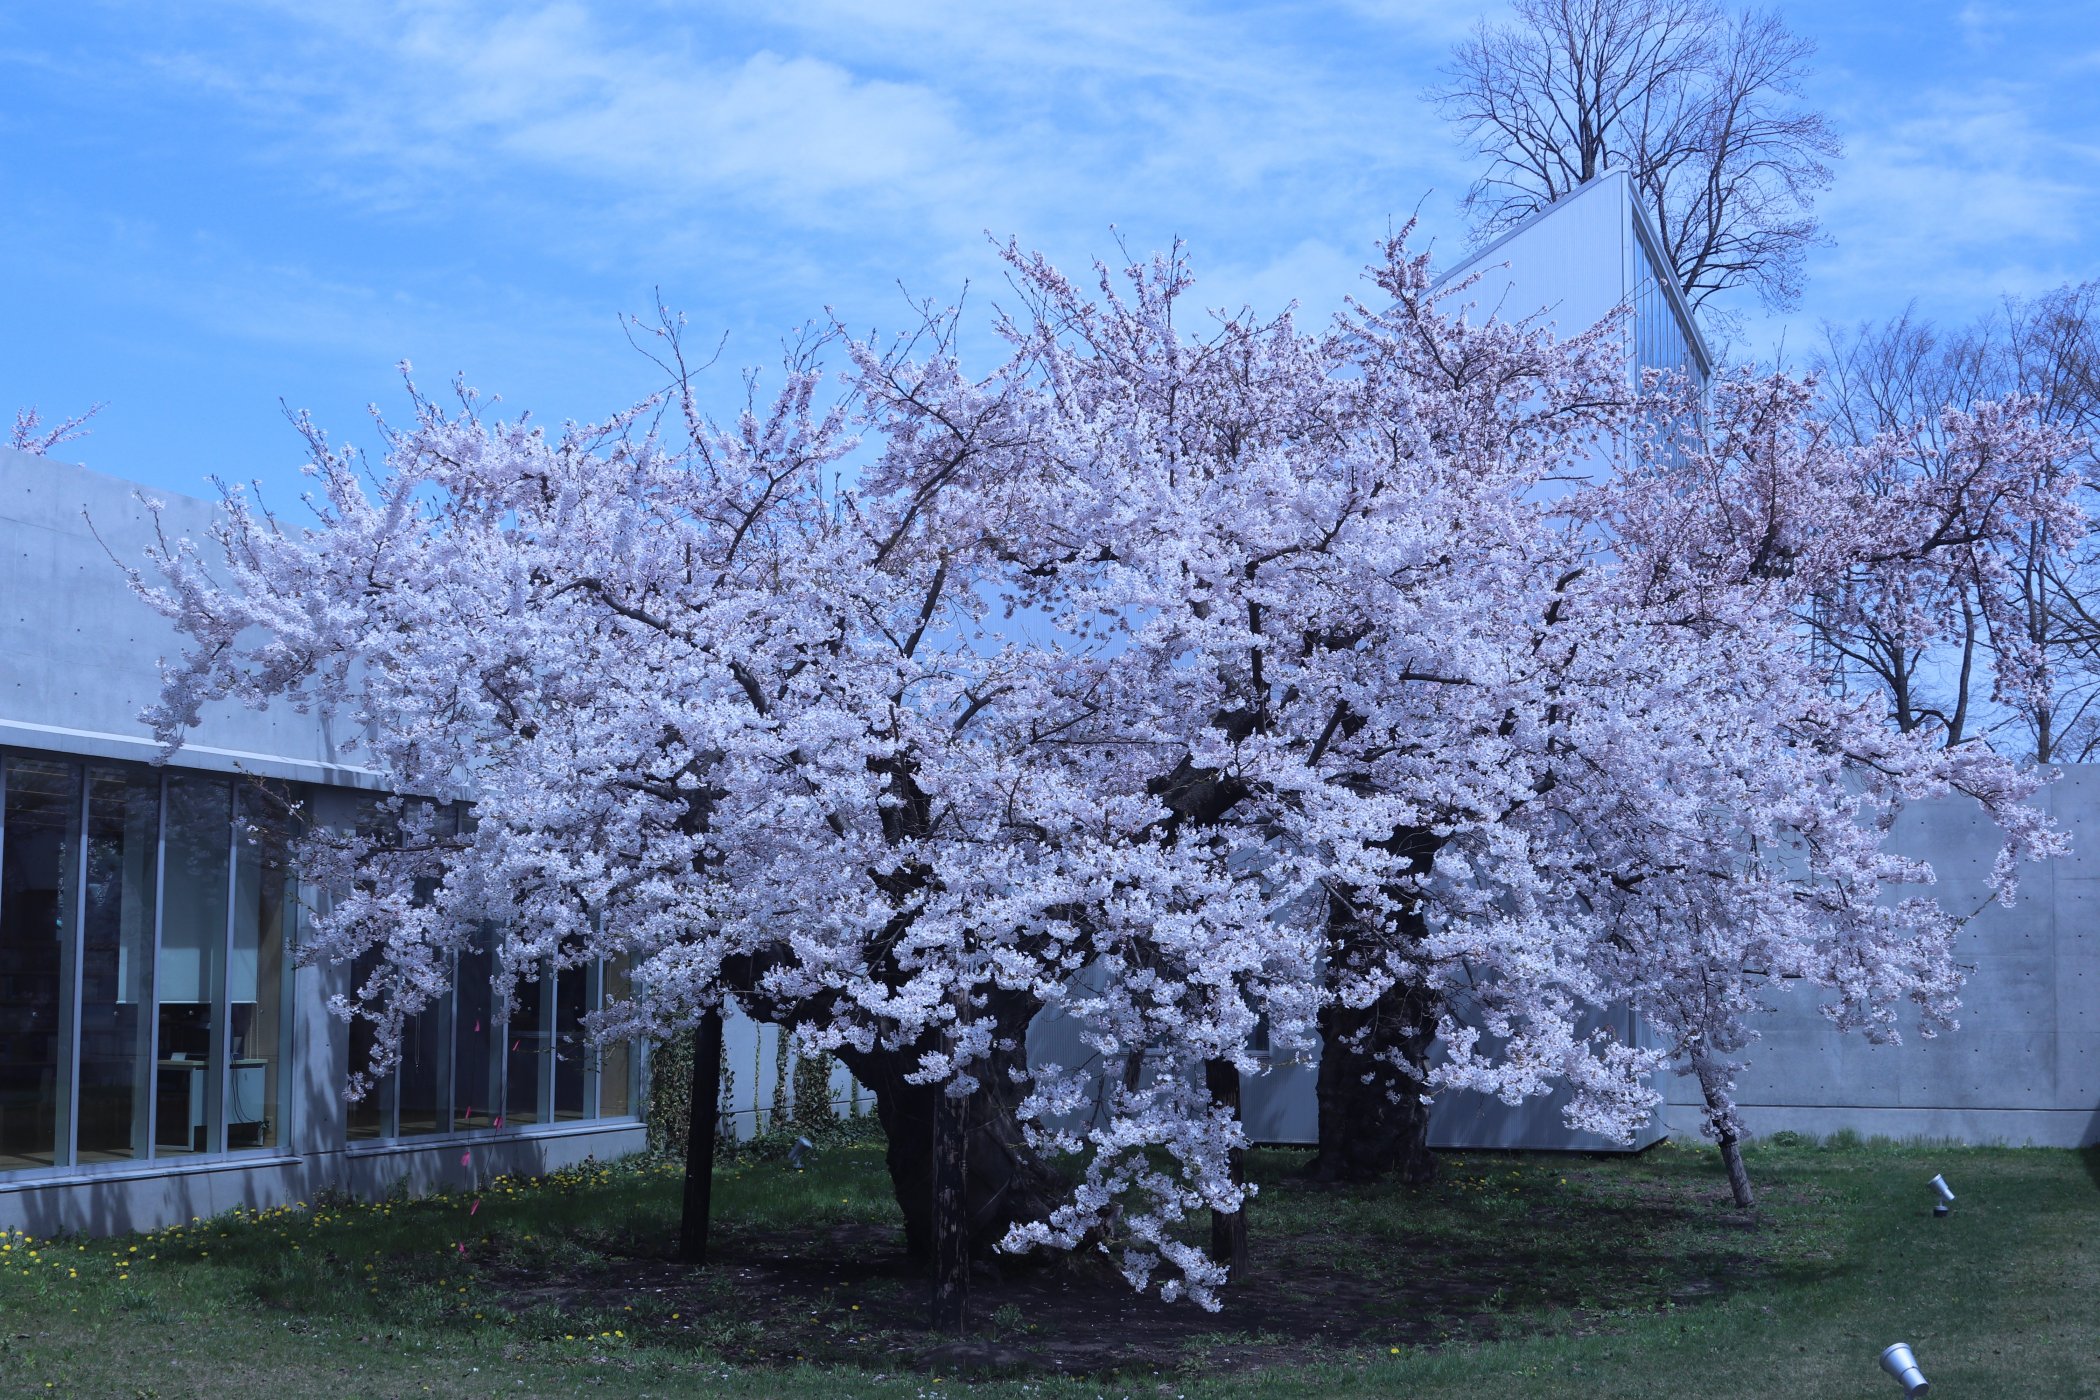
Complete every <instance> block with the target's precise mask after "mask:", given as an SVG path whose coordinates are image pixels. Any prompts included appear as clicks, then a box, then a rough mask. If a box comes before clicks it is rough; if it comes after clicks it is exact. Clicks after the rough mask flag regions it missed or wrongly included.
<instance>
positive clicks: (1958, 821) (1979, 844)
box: [1667, 765, 2100, 1147]
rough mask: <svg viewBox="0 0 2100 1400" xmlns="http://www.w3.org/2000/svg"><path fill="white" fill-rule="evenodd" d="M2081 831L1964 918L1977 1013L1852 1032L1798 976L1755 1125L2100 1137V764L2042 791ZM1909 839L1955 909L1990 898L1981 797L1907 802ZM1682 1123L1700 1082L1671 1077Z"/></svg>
mask: <svg viewBox="0 0 2100 1400" xmlns="http://www.w3.org/2000/svg"><path fill="white" fill-rule="evenodd" d="M2038 801H2039V803H2040V805H2042V806H2043V807H2044V808H2045V809H2046V810H2047V811H2049V812H2050V813H2051V815H2053V816H2054V817H2055V819H2056V821H2057V823H2058V824H2059V825H2060V826H2062V827H2063V828H2064V829H2065V830H2066V831H2067V832H2069V833H2070V836H2071V852H2070V854H2069V855H2067V856H2065V857H2063V858H2062V859H2061V860H2056V861H2051V862H2048V863H2047V864H2044V865H2030V866H2026V867H2024V868H2023V870H2022V871H2021V879H2020V897H2019V900H2018V902H2016V903H2015V904H2014V905H2013V906H2012V907H2010V908H2000V907H1997V906H1992V907H1989V908H1985V909H1983V911H1982V912H1981V913H1980V914H1978V915H1977V916H1976V917H1975V918H1974V919H1972V920H1971V921H1970V923H1969V924H1968V926H1967V927H1966V928H1965V929H1964V930H1963V931H1962V933H1961V935H1960V940H1959V944H1958V956H1959V958H1960V960H1961V961H1962V963H1963V964H1964V965H1965V966H1966V967H1967V968H1968V969H1969V981H1968V985H1967V987H1966V989H1965V990H1964V991H1963V993H1962V1004H1963V1009H1962V1011H1961V1016H1960V1019H1961V1027H1960V1029H1958V1030H1956V1031H1952V1032H1949V1033H1945V1034H1942V1035H1941V1036H1939V1037H1937V1038H1936V1039H1930V1040H1928V1039H1925V1038H1923V1037H1921V1036H1918V1035H1917V1034H1915V1033H1914V1030H1912V1029H1906V1030H1905V1033H1904V1037H1903V1043H1902V1044H1901V1045H1894V1046H1874V1045H1870V1044H1868V1043H1867V1042H1866V1041H1865V1040H1863V1039H1862V1038H1860V1037H1858V1036H1856V1035H1840V1034H1838V1033H1837V1032H1836V1031H1835V1030H1834V1029H1832V1027H1831V1026H1830V1024H1829V1022H1828V1021H1826V1020H1824V1019H1823V1017H1822V1016H1821V1015H1820V1014H1819V1012H1818V1010H1817V1008H1818V1006H1819V1004H1820V1001H1821V998H1819V996H1818V995H1817V993H1816V991H1815V989H1814V988H1810V987H1782V988H1781V989H1778V992H1777V994H1775V995H1774V996H1773V997H1772V998H1771V1000H1772V1003H1773V1005H1774V1007H1775V1008H1776V1009H1775V1011H1774V1013H1773V1014H1772V1015H1770V1016H1766V1017H1763V1018H1761V1023H1760V1025H1759V1029H1760V1031H1761V1033H1762V1035H1763V1039H1762V1040H1760V1041H1759V1042H1758V1043H1757V1044H1755V1045H1753V1046H1751V1047H1750V1050H1749V1052H1748V1058H1749V1060H1750V1061H1751V1066H1750V1068H1749V1070H1748V1071H1747V1072H1746V1073H1745V1074H1744V1075H1743V1076H1742V1077H1741V1080H1740V1083H1739V1085H1738V1098H1739V1101H1740V1103H1741V1105H1742V1109H1743V1117H1744V1120H1745V1122H1746V1123H1747V1124H1748V1125H1749V1127H1750V1130H1751V1131H1752V1132H1754V1133H1758V1134H1765V1133H1774V1132H1779V1131H1781V1130H1788V1131H1793V1132H1809V1133H1817V1134H1829V1133H1834V1132H1838V1131H1842V1130H1845V1129H1850V1130H1852V1131H1854V1132H1857V1133H1860V1134H1862V1135H1864V1136H1873V1135H1876V1134H1880V1135H1883V1136H1887V1137H1893V1138H1912V1137H1925V1138H1949V1139H1954V1140H1957V1141H1961V1142H1975V1143H1991V1142H2003V1143H2009V1144H2014V1145H2019V1144H2034V1145H2037V1146H2050V1147H2080V1146H2087V1145H2090V1144H2092V1143H2094V1142H2100V766H2091V765H2088V766H2081V767H2075V768H2067V769H2065V770H2063V775H2062V776H2061V777H2060V778H2058V779H2057V781H2056V782H2055V783H2053V784H2051V785H2050V786H2049V787H2047V788H2046V789H2044V790H2043V792H2042V794H2041V796H2040V798H2039V799H2038ZM1893 840H1894V844H1895V847H1896V849H1899V850H1902V851H1903V852H1905V853H1906V854H1910V855H1917V856H1921V857H1923V858H1925V859H1927V860H1929V861H1931V862H1932V864H1933V867H1934V869H1935V870H1936V871H1937V872H1938V874H1939V885H1938V888H1937V889H1936V890H1935V891H1933V893H1934V894H1935V895H1936V896H1937V897H1938V898H1939V899H1940V900H1941V902H1942V903H1943V904H1944V905H1945V906H1946V907H1947V908H1950V909H1956V910H1962V911H1968V910H1974V909H1977V908H1979V907H1980V906H1982V904H1983V901H1984V898H1985V894H1986V890H1985V885H1984V881H1985V879H1986V877H1987V876H1988V875H1989V874H1990V868H1991V862H1992V860H1993V859H1994V858H1995V856H1996V854H1997V848H1998V843H1997V840H1996V836H1995V833H1994V830H1993V828H1992V827H1991V824H1990V822H1989V820H1988V819H1987V818H1985V817H1984V815H1983V814H1982V812H1981V811H1980V810H1979V809H1978V808H1977V806H1976V805H1975V804H1974V803H1973V802H1970V801H1969V800H1968V799H1966V798H1948V799H1945V800H1941V801H1936V802H1932V803H1926V804H1921V805H1920V806H1918V807H1916V808H1913V809H1912V810H1910V811H1908V812H1906V813H1905V814H1904V816H1903V817H1902V818H1901V819H1900V821H1899V822H1898V824H1897V827H1896V830H1895V832H1894V836H1893ZM1669 1098H1670V1106H1669V1110H1668V1113H1667V1122H1668V1124H1669V1127H1670V1129H1671V1130H1672V1131H1673V1132H1675V1133H1678V1134H1683V1135H1691V1134H1696V1133H1697V1132H1698V1118H1699V1094H1698V1088H1697V1086H1696V1085H1695V1084H1693V1083H1692V1082H1691V1081H1690V1080H1688V1079H1682V1078H1679V1079H1675V1080H1674V1081H1673V1082H1672V1083H1671V1085H1670V1095H1669Z"/></svg>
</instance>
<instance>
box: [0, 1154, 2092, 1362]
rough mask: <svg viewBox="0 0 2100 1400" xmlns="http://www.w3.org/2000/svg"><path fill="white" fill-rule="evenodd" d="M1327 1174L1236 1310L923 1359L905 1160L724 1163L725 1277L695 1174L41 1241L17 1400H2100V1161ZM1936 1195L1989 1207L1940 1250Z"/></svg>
mask: <svg viewBox="0 0 2100 1400" xmlns="http://www.w3.org/2000/svg"><path fill="white" fill-rule="evenodd" d="M1300 1160H1302V1159H1300V1158H1298V1157H1297V1156H1296V1154H1292V1153H1286V1152H1266V1153H1257V1154H1254V1161H1253V1170H1254V1172H1255V1174H1256V1176H1257V1178H1258V1179H1260V1180H1262V1181H1263V1182H1264V1183H1265V1185H1266V1187H1267V1189H1266V1190H1265V1191H1264V1193H1263V1194H1262V1196H1261V1197H1260V1199H1259V1200H1258V1202H1257V1203H1256V1205H1255V1208H1254V1214H1253V1216H1252V1221H1253V1227H1254V1242H1255V1267H1254V1270H1253V1272H1252V1274H1251V1275H1250V1277H1249V1278H1248V1279H1247V1280H1246V1282H1245V1285H1244V1286H1243V1287H1241V1288H1239V1289H1237V1290H1236V1292H1235V1294H1234V1296H1233V1298H1232V1300H1231V1301H1230V1302H1229V1303H1228V1306H1227V1308H1226V1309H1225V1311H1224V1312H1223V1313H1221V1314H1219V1315H1217V1316H1209V1315H1205V1314H1201V1313H1198V1312H1196V1311H1195V1310H1193V1309H1189V1308H1187V1307H1185V1306H1184V1307H1180V1308H1173V1309H1169V1308H1164V1307H1160V1306H1156V1305H1149V1304H1144V1303H1141V1302H1139V1301H1137V1300H1135V1299H1133V1298H1131V1297H1130V1296H1129V1294H1128V1292H1127V1290H1120V1289H1119V1288H1118V1287H1116V1286H1112V1285H1111V1283H1110V1282H1109V1281H1107V1280H1105V1279H1104V1277H1103V1274H1102V1271H1101V1270H1099V1269H1098V1268H1090V1267H1087V1266H1086V1265H1085V1264H1084V1263H1082V1264H1080V1265H1079V1266H1076V1267H1075V1266H1073V1265H1070V1264H1067V1265H1065V1266H1061V1267H1056V1268H1051V1269H1022V1270H1008V1271H1006V1272H1005V1273H1004V1274H1003V1276H1000V1277H991V1276H986V1277H984V1278H981V1279H979V1280H978V1281H977V1283H976V1285H975V1292H974V1293H973V1315H974V1323H975V1325H974V1329H973V1331H974V1335H973V1336H972V1337H971V1338H970V1339H968V1340H966V1341H964V1342H960V1343H958V1342H955V1341H953V1340H952V1339H942V1338H936V1337H929V1336H927V1335H926V1334H925V1333H923V1332H922V1331H920V1330H919V1329H918V1327H917V1326H916V1322H917V1319H918V1317H919V1315H920V1310H921V1306H922V1298H923V1290H922V1287H921V1285H920V1283H919V1281H918V1279H917V1278H916V1277H915V1276H913V1275H912V1274H910V1273H909V1272H908V1271H907V1270H906V1268H905V1266H904V1265H903V1263H902V1261H901V1256H900V1254H899V1247H898V1234H897V1230H896V1213H895V1209H894V1206H893V1205H892V1203H891V1202H890V1201H889V1199H888V1183H887V1178H886V1176H885V1175H884V1173H883V1171H882V1168H881V1159H880V1152H879V1150H878V1149H876V1148H874V1147H872V1146H859V1147H835V1148H832V1149H830V1150H827V1151H826V1152H824V1153H822V1154H821V1155H820V1156H819V1158H818V1160H817V1163H816V1165H815V1166H814V1167H813V1168H812V1169H811V1170H810V1171H808V1172H805V1173H794V1172H790V1171H787V1170H786V1169H785V1168H784V1166H783V1165H782V1164H780V1163H779V1162H777V1161H760V1160H749V1159H747V1160H743V1161H739V1162H735V1163H729V1164H725V1165H724V1166H723V1167H722V1168H721V1170H720V1171H719V1173H718V1178H717V1180H718V1185H717V1202H718V1206H719V1210H718V1219H719V1221H720V1226H719V1233H720V1239H721V1242H722V1249H721V1254H720V1258H719V1259H718V1262H717V1264H716V1266H715V1267H712V1268H710V1269H709V1270H707V1271H706V1272H705V1273H702V1274H698V1275H695V1274H692V1273H690V1272H689V1271H686V1270H683V1269H681V1268H679V1267H678V1266H676V1265H675V1263H673V1262H672V1261H671V1260H670V1259H669V1257H668V1255H669V1250H670V1244H671V1240H672V1238H673V1237H674V1236H675V1232H676V1212H677V1200H678V1188H679V1180H678V1175H677V1173H676V1171H675V1169H672V1168H668V1167H665V1166H663V1165H661V1164H655V1163H650V1162H646V1161H642V1160H639V1159H637V1160H634V1161H629V1162H623V1163H616V1164H610V1165H604V1166H597V1165H593V1166H591V1167H589V1168H587V1169H584V1170H580V1171H574V1172H567V1173H563V1174H560V1175H558V1176H556V1177H553V1178H549V1179H546V1180H543V1181H537V1182H513V1181H503V1182H496V1183H491V1184H490V1185H489V1186H488V1187H487V1188H485V1189H484V1190H483V1191H482V1192H480V1193H479V1194H478V1195H454V1196H450V1197H443V1198H436V1199H429V1200H419V1201H392V1202H381V1203H376V1204H357V1203H349V1202H333V1203H322V1204H319V1205H317V1206H316V1207H314V1208H311V1209H288V1210H282V1211H273V1212H267V1213H263V1214H261V1215H251V1216H241V1217H230V1218H223V1219H219V1220H212V1221H205V1222H200V1223H197V1224H193V1225H191V1226H188V1227H186V1228H182V1229H178V1230H170V1231H165V1232H161V1233H159V1234H156V1235H149V1236H137V1237H130V1238H125V1239H118V1240H34V1241H24V1240H23V1239H21V1238H20V1237H19V1236H17V1237H11V1238H7V1239H0V1394H6V1395H16V1394H22V1395H38V1394H44V1395H54V1394H55V1395H83V1396H119V1397H142V1396H144V1397H151V1396H161V1397H173V1396H189V1395H200V1396H201V1395H211V1396H227V1397H237V1396H258V1397H260V1396H269V1397H286V1398H287V1400H289V1397H304V1396H326V1397H331V1400H341V1398H343V1397H352V1396H382V1395H384V1396H392V1395H421V1394H435V1395H512V1396H516V1395H569V1394H586V1395H588V1394H619V1395H622V1396H642V1395H647V1396H672V1395H752V1396H772V1395H797V1396H801V1395H808V1396H858V1397H877V1396H922V1395H940V1394H954V1393H970V1394H984V1395H988V1396H1013V1397H1021V1396H1028V1397H1031V1398H1033V1397H1066V1396H1069V1397H1080V1396H1113V1395H1130V1396H1198V1395H1204V1396H1208V1395H1216V1396H1248V1397H1255V1396H1286V1395H1323V1396H1324V1395H1337V1396H1359V1395H1360V1396H1381V1397H1388V1396H1421V1397H1443V1396H1453V1397H1455V1396H1466V1397H1482V1398H1485V1397H1504V1396H1508V1397H1515V1396H1541V1397H1544V1396H1554V1397H1559V1396H1569V1395H1592V1396H1610V1397H1629V1400H1630V1398H1632V1397H1648V1396H1652V1397H1658V1400H1660V1397H1671V1400H1677V1398H1678V1397H1687V1400H1697V1398H1699V1397H1726V1396H1783V1397H1787V1398H1788V1400H1812V1398H1813V1397H1851V1396H1859V1397H1874V1396H1881V1397H1893V1396H1895V1395H1897V1394H1898V1393H1899V1392H1898V1391H1897V1390H1896V1387H1895V1386H1894V1384H1893V1383H1892V1382H1890V1381H1889V1380H1888V1379H1887V1378H1886V1377H1885V1376H1883V1375H1882V1374H1881V1373H1880V1371H1879V1370H1878V1369H1877V1367H1876V1364H1875V1361H1876V1357H1877V1356H1878V1354H1879V1352H1880V1350H1881V1348H1882V1347H1883V1346H1884V1345H1886V1344H1887V1343H1888V1342H1891V1341H1897V1340H1902V1341H1908V1342H1910V1343H1911V1344H1912V1345H1913V1346H1914V1347H1915V1348H1916V1350H1917V1353H1918V1357H1919V1361H1920V1363H1921V1364H1922V1366H1923V1367H1924V1370H1925V1373H1926V1374H1927V1375H1928V1376H1929V1377H1930V1378H1931V1379H1932V1382H1933V1389H1932V1394H1933V1396H1934V1397H1935V1400H1949V1398H1950V1397H1959V1396H1976V1397H1986V1396H1987V1397H1994V1398H1995V1397H2012V1396H2019V1397H2026V1396H2035V1397H2049V1398H2050V1400H2055V1397H2078V1396H2092V1397H2100V1229H2096V1227H2100V1152H2086V1153H2070V1152H2043V1151H2014V1150H2002V1149H1958V1148H1920V1147H1890V1146H1881V1145H1860V1144H1856V1143H1848V1144H1838V1145H1831V1146H1826V1147H1817V1146H1813V1145H1788V1146H1777V1145H1771V1144H1766V1145H1761V1146H1759V1147H1758V1148H1756V1149H1754V1150H1753V1152H1752V1154H1751V1159H1750V1160H1751V1169H1752V1173H1753V1175H1754V1177H1755V1178H1756V1180H1757V1183H1758V1185H1759V1187H1760V1189H1761V1191H1762V1192H1763V1195H1764V1200H1763V1202H1762V1203H1761V1205H1760V1209H1759V1211H1758V1213H1757V1214H1756V1216H1755V1217H1754V1218H1752V1219H1745V1218H1744V1217H1742V1216H1741V1215H1739V1214H1738V1213H1736V1212H1734V1211H1732V1210H1730V1209H1729V1208H1728V1207H1727V1206H1726V1188H1725V1185H1724V1184H1723V1182H1722V1181H1721V1179H1720V1173H1719V1166H1718V1163H1717V1161H1716V1160H1715V1158H1714V1156H1713V1155H1712V1154H1711V1153H1710V1152H1707V1151H1702V1150H1693V1149H1687V1148H1673V1147H1663V1148H1658V1149H1656V1150H1655V1151H1652V1152H1650V1153H1648V1154H1646V1155H1644V1156H1642V1157H1640V1158H1636V1159H1630V1160H1619V1159H1598V1158H1582V1157H1543V1156H1533V1157H1500V1156H1493V1155H1488V1154H1465V1155H1458V1156H1453V1157H1450V1158H1448V1159H1446V1170H1445V1173H1444V1177H1443V1179H1442V1180H1441V1181H1440V1182H1439V1183H1438V1184H1437V1185H1436V1186H1434V1187H1431V1188H1427V1189H1425V1190H1421V1191H1405V1190H1400V1189H1397V1188H1390V1189H1379V1190H1368V1191H1357V1192H1334V1191H1328V1190H1318V1189H1311V1188H1308V1187H1304V1186H1302V1185H1299V1184H1298V1183H1296V1182H1295V1181H1294V1180H1293V1179H1292V1178H1291V1175H1290V1174H1291V1171H1292V1169H1293V1168H1294V1167H1295V1166H1296V1165H1297V1163H1298V1161H1300ZM1936 1171H1942V1172H1945V1173H1946V1174H1947V1176H1948V1179H1949V1180H1950V1181H1952V1182H1953V1183H1954V1186H1955V1189H1956V1190H1957V1191H1958V1192H1960V1201H1959V1203H1958V1204H1957V1207H1956V1210H1955V1213H1954V1214H1953V1215H1952V1216H1950V1217H1949V1218H1947V1219H1944V1220H1935V1219H1933V1218H1932V1216H1931V1213H1930V1205H1931V1200H1930V1196H1929V1194H1928V1192H1927V1190H1926V1186H1925V1182H1926V1180H1927V1178H1929V1177H1930V1176H1931V1175H1932V1174H1933V1173H1934V1172H1936ZM476 1202H478V1205H477V1204H476ZM1060 1364H1061V1365H1062V1369H1063V1372H1064V1374H1063V1375H1062V1376H1060V1375H1058V1374H1057V1371H1058V1369H1059V1366H1060ZM1000 1372H1004V1373H1005V1374H1004V1375H1003V1378H994V1379H986V1380H980V1381H973V1380H971V1379H970V1377H971V1376H972V1375H983V1374H992V1373H1000ZM1075 1372H1083V1373H1085V1374H1083V1375H1081V1376H1078V1377H1077V1378H1072V1377H1073V1375H1074V1373H1075ZM936 1377H938V1380H936Z"/></svg>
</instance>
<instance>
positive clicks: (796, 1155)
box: [788, 1137, 817, 1172]
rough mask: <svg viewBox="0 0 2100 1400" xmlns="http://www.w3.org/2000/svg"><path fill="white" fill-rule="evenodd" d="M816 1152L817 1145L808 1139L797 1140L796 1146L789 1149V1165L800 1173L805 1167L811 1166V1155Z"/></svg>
mask: <svg viewBox="0 0 2100 1400" xmlns="http://www.w3.org/2000/svg"><path fill="white" fill-rule="evenodd" d="M816 1150H817V1145H816V1144H815V1143H813V1142H811V1141H810V1140H809V1139H808V1138H806V1137H798V1138H796V1139H795V1145H794V1146H793V1147H790V1148H789V1149H788V1165H789V1166H791V1167H793V1168H794V1169H795V1170H796V1171H798V1172H799V1171H801V1170H802V1169H803V1168H804V1167H806V1166H808V1165H809V1161H808V1158H809V1154H810V1153H812V1152H814V1151H816Z"/></svg>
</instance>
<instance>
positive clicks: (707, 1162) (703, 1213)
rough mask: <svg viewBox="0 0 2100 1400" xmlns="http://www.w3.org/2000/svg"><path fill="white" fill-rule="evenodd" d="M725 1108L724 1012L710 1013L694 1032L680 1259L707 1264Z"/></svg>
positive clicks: (679, 1236) (679, 1235) (679, 1245)
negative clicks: (720, 1123) (719, 1130)
mask: <svg viewBox="0 0 2100 1400" xmlns="http://www.w3.org/2000/svg"><path fill="white" fill-rule="evenodd" d="M721 1106H722V1013H721V1012H720V1011H710V1012H708V1013H707V1014H706V1015H704V1016H702V1017H701V1018H700V1024H699V1026H698V1027H697V1028H695V1029H694V1031H693V1097H692V1102H691V1104H690V1105H689V1113H688V1122H687V1123H686V1129H685V1201H684V1206H683V1210H682V1214H681V1216H680V1219H679V1222H678V1257H679V1258H680V1259H683V1260H684V1261H685V1262H686V1263H688V1264H705V1263H706V1262H707V1225H708V1216H709V1214H710V1212H711V1211H712V1209H713V1198H714V1184H715V1125H716V1124H717V1122H718V1121H719V1120H720V1118H721Z"/></svg>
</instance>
